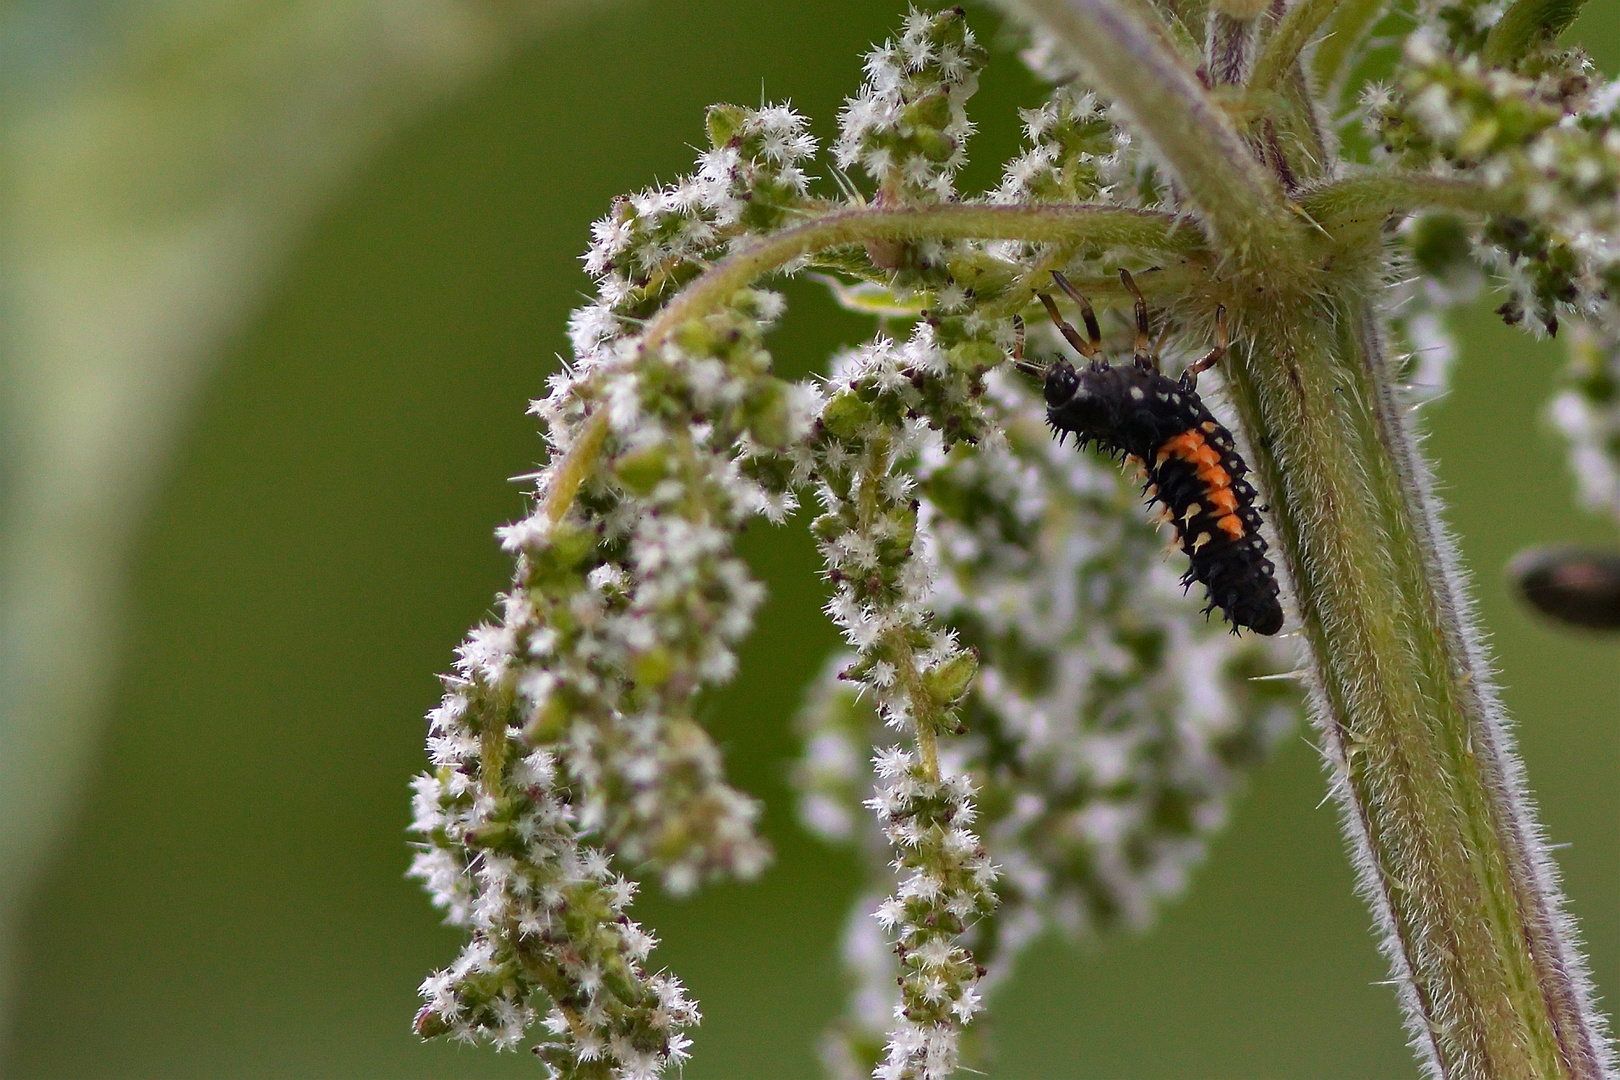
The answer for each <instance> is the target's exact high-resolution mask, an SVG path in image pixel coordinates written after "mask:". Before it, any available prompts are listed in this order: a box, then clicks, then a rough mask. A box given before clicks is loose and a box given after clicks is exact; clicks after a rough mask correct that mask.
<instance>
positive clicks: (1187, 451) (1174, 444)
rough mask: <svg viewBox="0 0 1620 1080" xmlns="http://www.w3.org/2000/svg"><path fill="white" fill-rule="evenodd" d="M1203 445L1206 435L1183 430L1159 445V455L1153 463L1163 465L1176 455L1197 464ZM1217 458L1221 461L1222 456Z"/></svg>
mask: <svg viewBox="0 0 1620 1080" xmlns="http://www.w3.org/2000/svg"><path fill="white" fill-rule="evenodd" d="M1203 445H1204V437H1203V436H1202V435H1200V434H1198V432H1196V431H1183V432H1182V433H1181V434H1180V435H1176V436H1174V437H1172V438H1169V439H1166V440H1165V441H1164V445H1163V446H1161V447H1159V454H1158V457H1156V458H1155V459H1154V462H1153V463H1154V465H1163V464H1164V463H1165V462H1166V461H1168V460H1169V459H1170V457H1171V455H1174V456H1176V457H1178V458H1181V459H1182V460H1184V461H1188V462H1191V463H1192V464H1194V465H1197V464H1198V451H1199V449H1200V448H1201V447H1203ZM1212 452H1213V451H1212ZM1215 460H1217V461H1219V460H1220V458H1219V457H1217V458H1216V459H1215Z"/></svg>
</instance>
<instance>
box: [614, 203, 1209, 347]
mask: <svg viewBox="0 0 1620 1080" xmlns="http://www.w3.org/2000/svg"><path fill="white" fill-rule="evenodd" d="M924 237H928V238H936V239H942V240H943V239H950V240H957V239H975V240H1023V241H1027V242H1029V243H1037V244H1040V243H1055V244H1075V243H1094V244H1097V245H1099V246H1103V247H1128V248H1131V249H1133V250H1137V251H1142V252H1163V253H1166V254H1192V253H1195V252H1198V251H1200V250H1201V249H1202V247H1203V238H1202V236H1201V235H1200V234H1199V232H1198V229H1197V228H1196V227H1194V226H1193V225H1192V224H1191V223H1189V222H1187V221H1185V220H1182V219H1180V218H1177V217H1174V216H1172V215H1170V214H1161V213H1156V212H1154V211H1151V210H1132V209H1127V208H1123V207H1117V206H1090V205H1078V206H1075V205H1063V204H1046V205H1037V206H987V205H982V204H977V203H946V204H942V205H939V206H926V207H917V208H911V209H883V208H877V207H870V208H863V209H859V210H846V211H842V212H840V213H835V214H828V215H827V216H825V217H820V218H815V219H813V220H811V221H808V222H806V223H804V224H803V225H798V226H795V227H794V228H791V229H786V230H784V231H782V232H780V233H777V234H776V235H775V236H771V237H767V238H765V239H763V240H760V241H759V242H757V243H755V244H752V245H750V246H749V247H746V248H744V249H743V250H741V251H739V252H736V253H735V254H732V255H730V256H727V257H726V258H725V259H723V260H721V261H720V262H718V263H716V264H715V265H714V266H712V267H710V268H709V269H708V270H707V271H705V272H704V273H703V275H702V276H701V277H699V278H698V279H697V280H696V281H694V282H692V283H691V284H690V285H688V286H687V287H686V288H685V289H684V290H683V291H682V292H681V294H680V295H679V296H677V297H676V298H675V299H674V300H672V301H671V302H670V303H669V304H668V305H667V306H666V307H665V308H664V310H663V311H661V312H659V313H658V316H657V318H655V319H654V320H653V321H652V322H651V323H649V324H648V326H647V329H646V332H645V333H644V334H643V335H642V347H643V348H656V347H657V346H658V345H659V344H661V343H662V342H663V340H664V339H665V338H666V337H668V336H669V334H670V332H671V331H673V330H674V329H675V328H676V327H677V326H680V325H681V324H682V323H684V322H686V321H687V320H688V319H692V318H696V317H698V316H700V315H702V314H703V313H704V312H706V311H710V310H712V309H713V308H714V307H715V306H717V305H718V304H721V303H724V302H725V301H726V300H727V299H729V298H730V297H731V296H732V295H733V294H734V293H736V291H737V290H738V289H741V288H743V287H744V286H746V285H747V284H748V283H749V282H751V281H754V280H755V279H757V278H759V277H762V276H763V275H765V274H768V273H770V272H771V271H773V270H777V269H780V268H781V267H783V266H785V265H787V264H788V263H791V262H793V261H794V260H795V259H799V258H802V257H804V256H806V255H811V254H814V253H816V252H819V251H827V250H829V249H832V248H838V247H848V246H850V245H853V244H864V243H867V242H869V241H876V240H902V241H903V240H916V239H921V238H924Z"/></svg>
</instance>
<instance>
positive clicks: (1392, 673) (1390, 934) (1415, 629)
mask: <svg viewBox="0 0 1620 1080" xmlns="http://www.w3.org/2000/svg"><path fill="white" fill-rule="evenodd" d="M1318 304H1319V306H1318V309H1317V310H1316V311H1314V312H1311V313H1310V314H1309V315H1307V316H1306V317H1303V318H1301V317H1294V318H1288V319H1281V318H1277V315H1278V313H1277V311H1276V310H1275V309H1271V310H1270V311H1265V310H1259V309H1254V308H1251V309H1250V312H1249V313H1250V314H1251V315H1253V316H1255V318H1253V319H1252V320H1250V321H1249V322H1248V323H1247V325H1246V326H1245V327H1244V329H1245V330H1246V331H1247V333H1245V334H1243V335H1241V338H1242V340H1241V343H1240V344H1239V345H1238V346H1237V347H1236V348H1234V350H1233V353H1232V360H1231V362H1230V364H1231V366H1230V367H1229V368H1228V369H1227V370H1228V375H1229V379H1230V383H1231V386H1232V389H1233V397H1234V399H1235V401H1236V403H1237V405H1238V408H1239V411H1240V412H1241V414H1242V416H1243V419H1244V421H1245V426H1246V427H1247V429H1248V431H1249V433H1250V443H1251V446H1252V447H1253V450H1254V459H1255V461H1254V464H1255V466H1256V470H1257V471H1258V472H1259V474H1260V475H1261V477H1262V478H1263V480H1264V482H1265V486H1266V488H1267V492H1268V496H1269V501H1270V506H1271V516H1272V520H1273V523H1274V525H1275V527H1276V530H1277V534H1278V538H1279V540H1280V548H1281V552H1282V554H1283V556H1284V558H1285V560H1286V562H1287V563H1288V566H1289V569H1290V571H1291V574H1290V576H1291V578H1292V581H1293V584H1294V602H1295V605H1296V608H1297V616H1296V617H1297V618H1298V620H1299V623H1300V625H1301V629H1302V632H1303V635H1304V637H1305V639H1306V641H1307V642H1308V643H1309V646H1310V650H1311V654H1312V658H1313V691H1314V693H1313V698H1314V701H1313V705H1314V711H1315V714H1316V721H1317V723H1318V725H1319V726H1320V728H1321V729H1322V733H1323V738H1324V743H1325V745H1326V747H1327V750H1328V753H1329V757H1330V760H1331V761H1332V762H1333V768H1334V790H1335V792H1336V794H1337V795H1338V796H1339V799H1340V801H1341V805H1342V807H1343V809H1344V814H1345V822H1346V831H1347V832H1348V833H1349V835H1350V837H1351V840H1352V842H1353V845H1354V848H1355V854H1356V856H1357V858H1356V862H1357V869H1358V872H1359V874H1360V876H1361V879H1362V886H1363V889H1364V890H1365V892H1366V893H1367V895H1368V896H1369V897H1370V899H1371V900H1372V902H1373V906H1374V911H1375V914H1376V915H1377V916H1378V919H1379V922H1380V924H1381V925H1382V929H1383V931H1384V943H1383V944H1384V948H1385V951H1386V952H1387V953H1388V955H1389V957H1390V960H1391V963H1392V966H1393V967H1394V969H1395V973H1396V977H1397V980H1398V984H1399V990H1400V994H1401V997H1402V1000H1403V1004H1404V1005H1405V1007H1406V1011H1407V1018H1408V1024H1409V1028H1410V1030H1411V1033H1412V1035H1413V1037H1414V1042H1415V1044H1416V1045H1417V1046H1418V1047H1419V1048H1420V1050H1421V1051H1422V1052H1423V1054H1424V1056H1425V1057H1426V1058H1427V1059H1428V1062H1429V1066H1430V1072H1431V1074H1432V1075H1434V1076H1438V1077H1446V1078H1452V1080H1463V1078H1466V1080H1487V1078H1488V1080H1505V1078H1508V1077H1512V1078H1515V1080H1518V1078H1526V1080H1528V1078H1536V1080H1553V1078H1557V1080H1600V1078H1602V1077H1603V1076H1605V1058H1606V1056H1607V1052H1606V1050H1605V1049H1604V1042H1603V1036H1602V1031H1601V1021H1600V1020H1598V1019H1597V1017H1598V1015H1599V1014H1598V1013H1597V1012H1596V1010H1595V1008H1594V1006H1593V1003H1592V1000H1591V992H1590V988H1589V985H1588V983H1587V980H1586V978H1585V973H1584V971H1583V970H1582V969H1581V962H1580V959H1579V957H1578V955H1577V953H1576V952H1575V949H1574V947H1573V944H1572V939H1571V937H1570V934H1571V928H1570V927H1569V926H1568V924H1567V921H1566V920H1565V919H1564V917H1563V915H1562V914H1561V911H1560V904H1561V901H1560V899H1559V897H1558V895H1557V891H1556V888H1555V887H1554V885H1553V883H1552V874H1551V869H1550V865H1551V864H1550V862H1549V860H1548V859H1547V856H1546V854H1545V852H1544V851H1543V849H1542V847H1541V845H1540V842H1539V840H1538V838H1537V835H1536V829H1535V825H1534V821H1533V818H1532V815H1531V812H1530V809H1529V803H1528V800H1527V797H1526V795H1525V791H1524V786H1523V779H1522V776H1521V774H1520V770H1519V767H1518V764H1517V762H1516V760H1515V759H1514V758H1513V754H1512V748H1511V743H1510V740H1509V738H1508V735H1507V733H1506V730H1505V726H1504V723H1505V720H1504V717H1503V715H1502V712H1501V709H1500V707H1499V706H1498V705H1497V704H1496V702H1495V699H1494V696H1493V692H1492V689H1491V676H1490V671H1489V665H1488V662H1487V661H1486V659H1485V657H1484V651H1483V648H1482V647H1481V645H1480V644H1479V641H1478V636H1477V634H1476V633H1475V632H1474V631H1473V629H1472V628H1471V627H1470V626H1469V624H1468V616H1467V606H1466V603H1465V602H1464V600H1463V599H1462V597H1463V587H1462V584H1461V582H1460V580H1459V579H1460V572H1459V570H1458V568H1457V562H1456V558H1455V555H1454V553H1453V552H1452V550H1451V548H1450V545H1449V542H1448V540H1447V539H1446V538H1445V536H1444V534H1443V532H1442V531H1441V529H1440V526H1439V525H1438V520H1439V515H1438V512H1437V509H1436V506H1435V498H1434V495H1433V492H1432V490H1431V485H1430V484H1429V481H1428V470H1427V466H1426V464H1425V463H1424V462H1423V461H1422V459H1421V458H1420V457H1419V455H1418V454H1417V451H1416V450H1415V445H1414V440H1413V438H1412V436H1411V433H1410V432H1409V431H1408V430H1407V428H1406V426H1405V425H1406V423H1407V421H1406V419H1405V415H1406V414H1405V413H1404V411H1403V410H1402V409H1401V408H1400V407H1399V403H1398V401H1397V400H1396V396H1395V393H1394V391H1393V389H1392V382H1391V379H1390V376H1389V373H1388V371H1387V370H1386V369H1385V363H1384V359H1383V355H1382V350H1381V346H1380V343H1379V341H1378V336H1377V329H1376V321H1375V318H1374V316H1373V314H1372V312H1371V311H1370V309H1367V308H1365V307H1364V306H1362V305H1361V304H1360V303H1359V302H1356V301H1353V300H1349V299H1337V300H1335V299H1331V298H1330V299H1329V300H1327V301H1325V302H1324V301H1318Z"/></svg>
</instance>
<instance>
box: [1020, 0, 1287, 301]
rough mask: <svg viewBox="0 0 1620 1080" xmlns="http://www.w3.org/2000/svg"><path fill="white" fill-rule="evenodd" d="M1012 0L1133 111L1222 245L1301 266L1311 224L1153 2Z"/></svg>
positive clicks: (1246, 255)
mask: <svg viewBox="0 0 1620 1080" xmlns="http://www.w3.org/2000/svg"><path fill="white" fill-rule="evenodd" d="M1004 2H1005V3H1006V5H1007V6H1009V7H1011V8H1013V9H1015V10H1017V11H1020V12H1022V13H1023V14H1024V15H1025V16H1027V17H1029V18H1032V19H1034V20H1036V21H1038V22H1040V23H1041V24H1043V25H1044V26H1045V27H1046V29H1047V30H1048V31H1049V32H1050V33H1051V34H1052V35H1053V36H1054V37H1056V38H1057V39H1058V40H1059V41H1061V42H1062V43H1063V44H1064V45H1065V46H1066V47H1067V48H1068V50H1069V52H1070V53H1071V54H1072V55H1074V56H1075V57H1076V58H1078V59H1079V60H1080V62H1081V63H1082V65H1084V67H1085V69H1086V71H1087V72H1088V74H1089V75H1090V76H1091V78H1092V80H1093V81H1095V82H1096V83H1097V85H1098V87H1099V88H1100V89H1102V90H1103V91H1105V92H1106V93H1107V94H1108V95H1109V96H1110V97H1112V98H1113V99H1114V100H1115V101H1117V102H1118V103H1119V104H1120V105H1121V106H1123V107H1124V108H1125V110H1126V111H1127V112H1129V113H1130V114H1131V117H1132V118H1133V119H1134V120H1135V121H1136V126H1137V128H1138V129H1139V130H1140V131H1141V132H1142V133H1143V134H1144V135H1145V136H1146V137H1147V139H1148V140H1149V141H1150V142H1151V143H1152V144H1153V147H1154V149H1155V150H1156V151H1157V152H1158V154H1159V156H1160V157H1161V158H1163V160H1164V161H1166V162H1167V163H1168V164H1169V165H1170V168H1171V169H1172V170H1173V171H1174V173H1175V175H1176V178H1177V179H1178V180H1180V182H1181V184H1182V187H1183V189H1184V190H1185V191H1186V192H1187V193H1188V195H1189V196H1190V197H1191V199H1192V201H1193V202H1194V203H1195V204H1196V205H1197V207H1198V209H1199V211H1200V212H1201V216H1202V218H1203V221H1204V223H1205V225H1206V226H1207V227H1208V229H1209V231H1210V233H1211V237H1212V239H1213V240H1214V241H1215V243H1216V244H1217V245H1218V246H1219V247H1220V248H1222V249H1223V250H1224V251H1225V252H1226V253H1227V254H1229V255H1231V256H1233V257H1234V258H1235V259H1236V260H1237V262H1238V263H1239V264H1240V265H1245V266H1250V267H1254V268H1257V269H1258V268H1263V269H1265V270H1266V271H1267V272H1272V273H1276V274H1279V275H1281V276H1283V277H1289V276H1292V275H1295V274H1297V273H1298V272H1299V271H1300V269H1301V267H1300V265H1299V257H1298V253H1297V245H1298V243H1299V237H1300V234H1301V232H1302V226H1301V223H1300V222H1299V221H1297V220H1296V219H1295V218H1294V216H1293V215H1292V214H1290V213H1289V210H1288V207H1287V204H1286V202H1285V200H1284V198H1283V194H1282V191H1281V188H1280V187H1279V186H1278V184H1277V181H1276V180H1275V178H1273V177H1272V176H1271V175H1270V174H1269V173H1267V172H1266V170H1265V169H1264V168H1263V167H1262V166H1261V165H1260V163H1259V162H1258V161H1256V160H1255V158H1254V155H1253V154H1252V153H1251V152H1250V151H1249V148H1248V146H1247V145H1245V143H1244V141H1243V138H1242V136H1241V135H1239V134H1238V132H1237V130H1236V129H1235V128H1234V127H1233V126H1232V123H1231V121H1230V120H1229V119H1228V118H1227V116H1226V113H1225V112H1224V111H1223V110H1222V109H1221V107H1220V106H1219V105H1218V104H1217V103H1216V102H1215V101H1214V100H1213V99H1212V98H1211V97H1210V95H1209V93H1208V92H1207V91H1206V90H1205V89H1204V87H1203V86H1202V85H1201V84H1200V83H1199V81H1198V78H1197V76H1195V75H1194V74H1193V73H1192V71H1191V70H1190V69H1189V67H1188V66H1187V64H1185V63H1184V62H1183V61H1182V59H1181V57H1180V56H1178V55H1177V53H1176V52H1175V50H1174V48H1173V47H1172V45H1171V44H1170V41H1171V39H1170V36H1169V33H1168V32H1167V31H1166V30H1165V29H1164V27H1163V24H1162V23H1161V21H1160V20H1159V17H1158V15H1157V14H1156V13H1155V12H1154V11H1153V10H1152V8H1150V7H1148V6H1147V4H1145V3H1143V2H1142V0H1004Z"/></svg>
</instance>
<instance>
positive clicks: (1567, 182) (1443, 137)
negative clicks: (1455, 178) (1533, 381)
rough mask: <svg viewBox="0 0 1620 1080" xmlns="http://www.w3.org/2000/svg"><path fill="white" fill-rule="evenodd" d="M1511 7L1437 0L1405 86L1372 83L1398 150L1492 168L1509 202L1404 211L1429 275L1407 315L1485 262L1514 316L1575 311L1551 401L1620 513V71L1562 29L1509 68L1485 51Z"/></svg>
mask: <svg viewBox="0 0 1620 1080" xmlns="http://www.w3.org/2000/svg"><path fill="white" fill-rule="evenodd" d="M1501 18H1502V9H1501V7H1500V6H1499V5H1493V4H1473V5H1459V4H1449V5H1443V6H1441V7H1439V8H1437V9H1436V10H1435V11H1434V12H1433V13H1432V14H1431V16H1430V21H1429V24H1428V25H1427V26H1424V27H1422V28H1420V29H1419V30H1418V31H1416V32H1414V33H1413V34H1412V35H1411V36H1410V37H1409V38H1408V39H1407V41H1406V47H1405V56H1404V63H1403V69H1402V72H1401V74H1400V75H1399V77H1398V80H1397V82H1396V84H1395V91H1394V92H1391V91H1389V90H1383V89H1380V90H1377V91H1375V92H1374V93H1373V94H1372V95H1371V97H1370V98H1369V105H1370V109H1369V112H1370V113H1371V115H1372V116H1373V117H1374V120H1375V123H1376V125H1377V127H1378V130H1379V134H1380V136H1381V138H1382V139H1383V141H1384V144H1385V147H1386V149H1387V151H1388V152H1389V153H1390V154H1392V155H1395V156H1396V157H1398V158H1399V159H1400V160H1401V161H1402V162H1403V163H1404V164H1407V165H1409V166H1412V167H1416V168H1421V169H1425V170H1433V171H1437V172H1441V173H1453V174H1456V175H1460V176H1469V177H1472V178H1475V179H1477V180H1480V181H1483V182H1484V183H1485V184H1486V185H1488V186H1489V187H1490V188H1491V189H1493V190H1494V191H1495V192H1496V193H1497V194H1498V195H1499V196H1500V197H1501V198H1502V200H1503V202H1504V204H1505V205H1506V206H1507V207H1509V208H1510V209H1509V210H1506V211H1504V212H1501V213H1498V214H1494V215H1492V216H1491V217H1490V218H1489V220H1488V221H1487V222H1486V224H1485V225H1484V227H1483V228H1480V229H1478V230H1476V231H1470V230H1469V229H1468V228H1467V227H1466V226H1465V225H1464V224H1463V222H1462V221H1461V219H1459V218H1456V217H1452V216H1449V215H1444V214H1426V215H1422V216H1420V217H1418V218H1416V219H1414V220H1413V221H1411V222H1409V223H1408V224H1407V226H1406V230H1405V231H1406V233H1407V234H1408V236H1409V237H1411V238H1412V244H1411V248H1412V251H1413V261H1414V262H1415V264H1416V268H1417V269H1419V270H1421V271H1422V272H1423V273H1424V275H1425V276H1426V278H1427V280H1426V281H1424V282H1423V283H1421V284H1419V285H1418V286H1417V288H1418V289H1421V290H1422V291H1421V293H1420V294H1419V303H1418V304H1417V305H1415V306H1414V308H1413V309H1412V313H1413V314H1414V316H1415V317H1414V318H1412V319H1410V320H1408V321H1407V323H1406V325H1407V326H1408V327H1410V328H1412V329H1413V330H1414V331H1421V330H1422V329H1424V326H1423V323H1422V322H1421V321H1420V320H1421V319H1422V318H1423V317H1424V316H1425V315H1426V314H1428V312H1425V311H1424V310H1423V309H1424V307H1425V306H1426V307H1428V308H1429V309H1430V310H1431V311H1432V312H1433V313H1434V314H1436V315H1438V313H1439V312H1440V311H1441V310H1443V309H1444V307H1446V306H1449V305H1450V304H1451V303H1452V302H1454V301H1455V300H1456V299H1457V298H1459V297H1466V296H1468V295H1469V294H1470V293H1471V292H1472V291H1473V290H1474V289H1475V288H1477V281H1478V277H1477V272H1474V273H1471V272H1470V271H1471V268H1473V267H1479V268H1483V269H1484V270H1486V271H1487V272H1489V273H1490V274H1491V275H1492V276H1494V277H1496V278H1497V279H1498V280H1501V281H1503V282H1505V283H1506V284H1507V285H1508V287H1509V290H1510V299H1509V300H1508V301H1507V303H1505V304H1503V305H1502V307H1501V308H1499V309H1498V311H1499V312H1500V314H1502V315H1503V317H1504V318H1505V319H1506V320H1507V321H1508V322H1510V323H1514V322H1519V321H1521V320H1522V321H1524V322H1526V323H1527V324H1528V325H1529V326H1530V327H1531V328H1532V329H1536V330H1545V331H1546V332H1548V333H1556V332H1557V331H1558V329H1559V325H1560V316H1561V315H1562V316H1564V317H1566V318H1567V317H1568V316H1569V315H1571V314H1573V315H1575V316H1576V317H1577V320H1578V322H1577V325H1576V328H1575V333H1573V334H1571V335H1568V336H1569V337H1570V339H1571V345H1570V348H1571V367H1570V375H1569V377H1568V380H1567V388H1566V389H1565V390H1564V391H1562V392H1561V393H1560V394H1559V395H1558V397H1557V398H1556V399H1555V400H1554V402H1553V403H1552V406H1551V415H1552V419H1553V422H1554V424H1555V426H1556V427H1558V428H1559V430H1560V431H1562V432H1563V433H1564V435H1565V436H1566V437H1567V438H1568V439H1569V442H1570V458H1571V465H1572V469H1573V471H1574V473H1575V477H1576V480H1577V483H1578V484H1579V486H1580V493H1581V498H1582V500H1583V501H1584V502H1585V503H1586V504H1587V505H1588V506H1590V507H1593V508H1600V509H1604V510H1607V511H1608V512H1610V513H1615V514H1620V438H1617V430H1620V417H1617V414H1616V408H1615V403H1614V392H1613V389H1612V380H1613V378H1614V370H1615V368H1614V365H1615V360H1614V355H1615V347H1616V346H1617V345H1620V303H1617V300H1620V242H1617V240H1616V237H1620V81H1616V82H1600V81H1596V80H1595V79H1594V78H1593V76H1592V73H1591V65H1590V63H1589V62H1588V61H1587V60H1586V58H1585V57H1584V56H1583V55H1582V54H1580V53H1579V52H1577V51H1573V50H1571V51H1563V50H1559V49H1558V48H1556V46H1554V45H1553V44H1552V43H1551V42H1550V41H1548V42H1544V43H1542V44H1541V45H1540V46H1538V47H1536V48H1534V49H1532V50H1531V51H1530V52H1529V53H1528V54H1527V56H1525V57H1524V58H1522V59H1520V60H1519V61H1518V62H1517V63H1515V64H1513V65H1511V67H1510V68H1503V67H1492V66H1489V65H1488V64H1486V62H1485V60H1484V58H1483V54H1482V52H1481V49H1483V48H1484V45H1485V42H1486V40H1487V37H1488V35H1489V33H1490V31H1491V30H1492V28H1493V27H1495V26H1496V25H1497V23H1498V22H1499V20H1500V19H1501ZM1458 283H1461V285H1462V287H1461V288H1458V287H1457V286H1458ZM1424 301H1431V302H1430V303H1427V304H1425V303H1424ZM1437 323H1438V320H1437V319H1435V320H1433V321H1431V322H1430V324H1429V325H1430V326H1433V325H1437ZM1400 328H1401V324H1400V323H1399V322H1398V323H1397V329H1400ZM1411 336H1412V337H1414V338H1415V337H1416V336H1417V334H1415V333H1414V334H1413V335H1411ZM1413 344H1414V345H1415V344H1417V342H1416V341H1414V342H1413Z"/></svg>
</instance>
